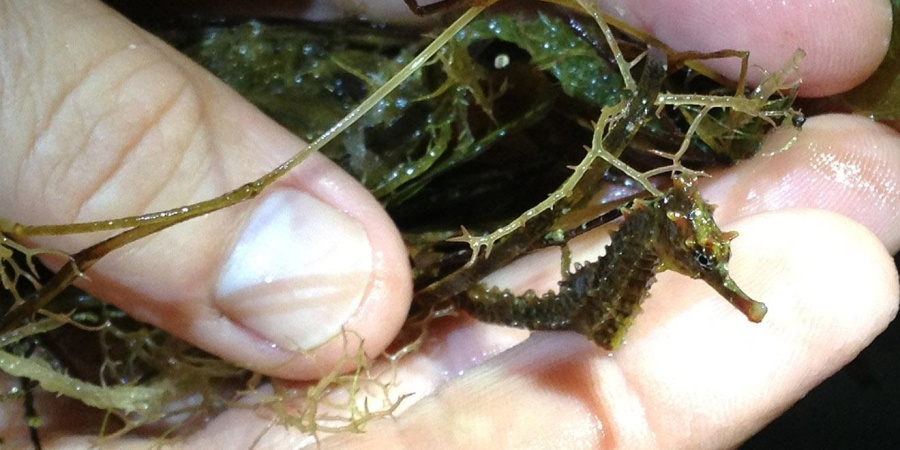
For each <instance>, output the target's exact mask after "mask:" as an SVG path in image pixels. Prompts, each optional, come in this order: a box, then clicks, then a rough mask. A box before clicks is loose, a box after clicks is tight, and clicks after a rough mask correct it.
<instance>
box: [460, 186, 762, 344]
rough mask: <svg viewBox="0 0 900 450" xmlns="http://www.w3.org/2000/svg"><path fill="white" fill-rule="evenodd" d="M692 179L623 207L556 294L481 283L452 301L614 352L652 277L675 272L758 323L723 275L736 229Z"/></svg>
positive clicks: (757, 306)
mask: <svg viewBox="0 0 900 450" xmlns="http://www.w3.org/2000/svg"><path fill="white" fill-rule="evenodd" d="M695 182H696V178H695V177H692V176H685V175H678V176H675V177H674V186H673V187H672V188H671V189H670V190H669V191H667V192H666V193H664V195H662V196H659V197H656V198H653V199H650V200H635V201H634V202H633V203H632V204H631V206H628V207H625V208H623V209H622V215H623V219H624V220H623V222H622V224H621V226H620V227H619V229H618V230H617V231H616V232H615V233H614V234H613V236H612V242H611V243H610V244H609V245H608V246H607V247H606V253H605V254H604V255H603V256H602V257H601V258H599V259H598V260H596V261H593V262H589V263H586V264H583V265H578V264H577V265H576V266H575V270H574V272H568V271H567V272H566V273H565V274H564V276H563V279H562V280H561V281H560V282H559V289H557V291H556V292H553V291H550V292H547V293H545V294H543V295H540V296H539V295H537V294H536V293H535V292H534V291H528V292H526V293H524V294H522V295H514V294H512V293H511V292H510V291H509V290H503V289H499V288H496V287H486V286H484V285H483V284H478V285H476V286H475V287H473V288H471V289H469V290H468V291H466V293H465V294H463V295H458V296H456V297H455V298H454V301H455V303H456V305H457V306H458V307H460V308H461V309H463V310H465V311H466V312H468V313H469V314H470V315H472V316H473V317H475V318H476V319H478V320H481V321H484V322H493V323H501V324H506V325H510V326H517V327H524V328H528V329H532V330H574V331H577V332H579V333H581V334H583V335H585V336H587V337H588V338H589V339H591V340H592V341H594V342H595V343H596V344H597V345H599V346H600V347H603V348H605V349H608V350H615V349H616V348H617V347H618V346H619V345H620V344H621V342H622V340H623V337H624V335H625V331H626V330H627V329H628V327H629V326H630V325H631V323H632V322H633V321H634V318H635V317H636V316H637V315H638V314H639V313H640V311H641V303H642V302H643V300H644V298H646V297H647V291H648V290H649V289H650V286H651V285H652V284H653V282H654V281H655V275H656V274H657V273H659V272H662V271H665V270H674V271H676V272H679V273H681V274H684V275H687V276H689V277H691V278H695V279H701V280H703V281H705V282H706V283H707V284H709V285H710V286H711V287H712V288H713V289H715V290H716V291H717V292H718V293H719V294H720V295H722V296H723V297H724V298H725V299H726V300H728V301H729V302H730V303H731V304H732V305H734V307H735V308H737V309H738V310H739V311H741V312H742V313H743V314H744V315H745V316H746V317H747V318H748V319H749V320H750V321H752V322H760V321H761V320H762V319H763V317H764V316H765V314H766V312H767V308H766V305H765V304H763V303H760V302H758V301H755V300H753V299H751V298H750V297H749V296H747V294H745V293H744V292H743V291H742V290H741V289H740V287H738V285H737V284H736V283H735V282H734V280H733V279H732V278H731V276H730V275H729V272H728V261H729V259H730V258H731V244H730V242H731V240H733V239H734V238H735V237H737V233H736V232H733V231H730V232H723V231H722V230H721V229H719V227H718V225H717V224H716V223H715V221H714V220H713V217H712V211H713V206H712V205H710V204H708V203H706V202H705V201H704V200H703V198H702V197H701V195H700V193H699V192H698V191H697V189H696V187H695Z"/></svg>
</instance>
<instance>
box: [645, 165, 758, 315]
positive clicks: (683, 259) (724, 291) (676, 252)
mask: <svg viewBox="0 0 900 450" xmlns="http://www.w3.org/2000/svg"><path fill="white" fill-rule="evenodd" d="M695 181H696V178H695V177H687V176H683V175H682V176H676V177H675V186H674V187H673V188H672V190H671V191H669V193H668V194H666V195H665V196H664V197H662V198H660V199H659V200H658V202H659V203H658V204H657V206H658V207H659V208H660V214H665V220H660V222H661V223H664V224H665V225H664V226H663V229H662V230H660V235H661V236H660V237H661V239H658V240H657V242H656V247H657V252H658V254H659V255H660V259H661V270H674V271H676V272H679V273H681V274H684V275H687V276H689V277H691V278H697V279H701V280H703V281H705V282H706V283H707V284H709V285H710V286H711V287H712V288H713V289H715V290H716V291H717V292H718V293H719V294H720V295H722V296H723V297H725V299H726V300H728V301H729V302H731V304H732V305H734V306H735V307H736V308H737V309H738V310H740V311H741V312H742V313H744V315H746V316H747V318H748V319H750V320H751V321H753V322H759V321H760V320H762V318H763V316H765V314H766V306H765V305H764V304H762V303H760V302H757V301H755V300H753V299H751V298H750V297H749V296H747V294H745V293H744V292H743V291H742V290H741V288H739V287H738V285H737V284H736V283H735V282H734V280H732V278H731V276H730V275H729V273H728V261H729V260H730V259H731V241H732V240H733V239H734V238H735V237H737V233H736V232H733V231H728V232H723V231H722V230H721V229H720V228H719V226H718V225H717V224H716V222H715V220H713V215H712V213H713V209H714V207H713V205H710V204H708V203H706V201H704V200H703V198H702V197H701V195H700V193H699V192H698V191H697V189H696V188H695V186H694V182H695Z"/></svg>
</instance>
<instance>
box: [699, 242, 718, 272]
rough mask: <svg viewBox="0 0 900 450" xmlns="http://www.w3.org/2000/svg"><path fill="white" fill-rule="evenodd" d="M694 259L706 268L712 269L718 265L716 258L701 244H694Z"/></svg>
mask: <svg viewBox="0 0 900 450" xmlns="http://www.w3.org/2000/svg"><path fill="white" fill-rule="evenodd" d="M694 261H696V262H697V264H699V265H700V267H702V268H704V269H705V270H712V269H713V267H715V266H716V258H715V256H713V255H710V254H709V253H707V252H706V249H705V248H703V247H702V246H700V245H695V246H694Z"/></svg>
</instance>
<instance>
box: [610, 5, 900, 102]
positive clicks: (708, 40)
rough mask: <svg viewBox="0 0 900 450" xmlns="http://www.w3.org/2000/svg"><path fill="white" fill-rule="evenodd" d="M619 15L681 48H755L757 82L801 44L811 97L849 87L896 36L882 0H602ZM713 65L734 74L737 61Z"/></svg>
mask: <svg viewBox="0 0 900 450" xmlns="http://www.w3.org/2000/svg"><path fill="white" fill-rule="evenodd" d="M601 4H604V5H606V8H605V9H606V10H607V11H609V12H610V13H611V14H614V15H616V16H619V17H621V18H622V19H623V20H626V21H628V22H629V23H632V24H634V25H636V26H638V27H640V28H642V29H643V30H645V31H647V32H649V33H651V34H653V35H654V36H656V37H657V38H658V39H660V40H661V41H663V42H665V43H666V44H667V45H670V46H671V47H673V48H674V49H675V50H679V51H700V52H713V51H718V50H723V49H733V50H749V51H750V71H749V73H748V79H749V80H750V82H751V84H756V83H758V82H759V81H760V80H761V79H762V78H763V77H764V76H765V73H764V72H763V71H761V70H760V69H763V70H765V71H768V72H769V73H771V72H774V71H778V70H779V69H781V68H782V67H783V66H784V64H785V63H787V62H788V60H789V59H790V57H791V55H792V54H793V52H794V51H795V50H796V49H802V50H804V51H805V52H806V57H805V58H804V60H803V61H802V63H801V64H800V75H801V77H802V79H803V83H802V85H801V87H800V94H801V95H803V96H809V97H821V96H827V95H833V94H837V93H840V92H844V91H846V90H849V89H850V88H852V87H854V86H856V85H857V84H859V83H861V82H862V81H863V80H865V79H866V78H868V76H869V75H871V74H872V73H873V72H874V71H875V69H876V68H877V67H878V65H879V64H880V63H881V61H882V59H883V58H884V56H885V54H886V52H887V48H888V44H889V43H890V36H891V6H890V3H889V2H887V1H884V0H865V1H856V2H812V3H809V2H799V1H787V2H786V1H782V0H764V1H752V2H751V1H746V0H732V1H725V2H721V1H720V2H716V4H715V6H712V4H710V3H709V2H707V1H703V0H691V1H657V0H633V1H630V2H627V3H625V4H624V5H623V4H621V3H620V2H610V1H608V0H606V1H601ZM709 65H710V66H711V67H712V68H713V69H715V70H717V71H719V72H721V73H723V74H725V75H726V76H728V77H730V78H732V79H736V78H738V75H739V73H740V72H739V70H740V64H739V61H737V60H735V59H730V60H718V61H710V62H709Z"/></svg>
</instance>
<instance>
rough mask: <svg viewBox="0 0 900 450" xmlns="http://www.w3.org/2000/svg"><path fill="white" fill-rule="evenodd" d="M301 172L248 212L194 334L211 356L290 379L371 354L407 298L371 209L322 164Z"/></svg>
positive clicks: (394, 255)
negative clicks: (224, 336)
mask: <svg viewBox="0 0 900 450" xmlns="http://www.w3.org/2000/svg"><path fill="white" fill-rule="evenodd" d="M304 164H305V166H301V167H300V168H299V169H298V170H297V172H296V173H294V174H291V175H289V176H288V179H287V180H285V182H284V183H279V184H278V185H277V187H274V188H273V189H272V190H271V191H269V192H266V193H264V194H263V195H262V196H261V197H262V198H261V199H260V201H259V202H258V204H256V205H254V206H252V207H251V209H252V211H251V212H249V213H248V217H247V218H246V219H245V225H244V227H243V229H242V230H241V231H240V232H238V233H237V237H236V239H235V243H234V245H233V248H232V249H231V251H230V253H229V255H228V256H227V257H226V258H225V259H226V262H225V263H224V264H222V266H221V269H220V270H219V275H218V281H217V282H216V285H215V286H216V287H215V292H214V293H213V294H212V295H213V299H214V300H213V303H212V308H213V311H212V312H211V313H210V315H209V319H210V320H209V321H207V322H206V325H208V326H209V327H211V329H203V328H202V327H201V328H196V327H195V329H194V333H195V336H197V338H196V339H195V341H199V342H203V343H206V344H207V345H214V346H215V348H216V351H215V352H216V353H217V354H219V355H221V356H223V357H226V358H227V359H232V360H234V361H238V362H240V363H242V364H247V365H248V366H249V367H252V368H254V369H255V370H257V371H261V372H263V373H267V374H270V375H276V376H279V377H282V378H290V379H308V378H315V377H320V376H322V375H324V374H326V373H328V372H329V371H331V370H332V369H333V368H334V366H335V365H341V364H344V365H347V363H348V361H350V360H355V357H356V356H357V355H356V353H357V352H358V351H362V352H364V354H365V355H367V356H368V357H375V356H377V355H378V354H380V352H382V351H383V350H384V348H385V347H387V345H388V344H389V343H390V342H391V340H392V339H393V337H394V336H395V335H396V333H397V332H398V331H399V329H400V327H401V326H402V324H403V321H404V319H405V317H406V313H407V311H408V308H409V302H410V301H411V296H412V287H411V279H412V276H411V274H410V269H409V263H408V258H407V256H406V249H405V247H404V245H403V242H402V240H401V239H400V237H399V236H400V235H399V232H398V231H397V230H396V228H395V227H394V225H393V223H392V222H391V221H390V218H389V217H388V216H387V214H386V213H385V212H384V211H383V210H382V209H381V207H380V205H379V204H378V203H377V202H376V201H375V199H374V198H372V197H371V195H370V194H369V193H368V192H366V191H365V189H364V188H362V186H360V185H359V184H358V183H356V182H355V181H354V180H352V179H351V178H350V177H349V176H348V175H346V174H345V173H343V172H342V171H341V170H340V169H339V168H338V167H337V166H335V165H333V164H332V163H330V162H329V161H325V160H324V159H323V158H321V157H316V158H311V160H310V161H306V162H305V163H304ZM219 316H221V318H218V317H219ZM198 323H202V322H198ZM215 329H223V330H226V333H230V335H231V337H232V340H233V341H234V342H232V343H227V342H222V343H219V342H217V341H218V340H219V338H217V337H216V335H219V336H221V333H217V332H215V331H213V330H215ZM264 348H265V349H267V350H263V349H264ZM346 368H349V366H348V367H346Z"/></svg>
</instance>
